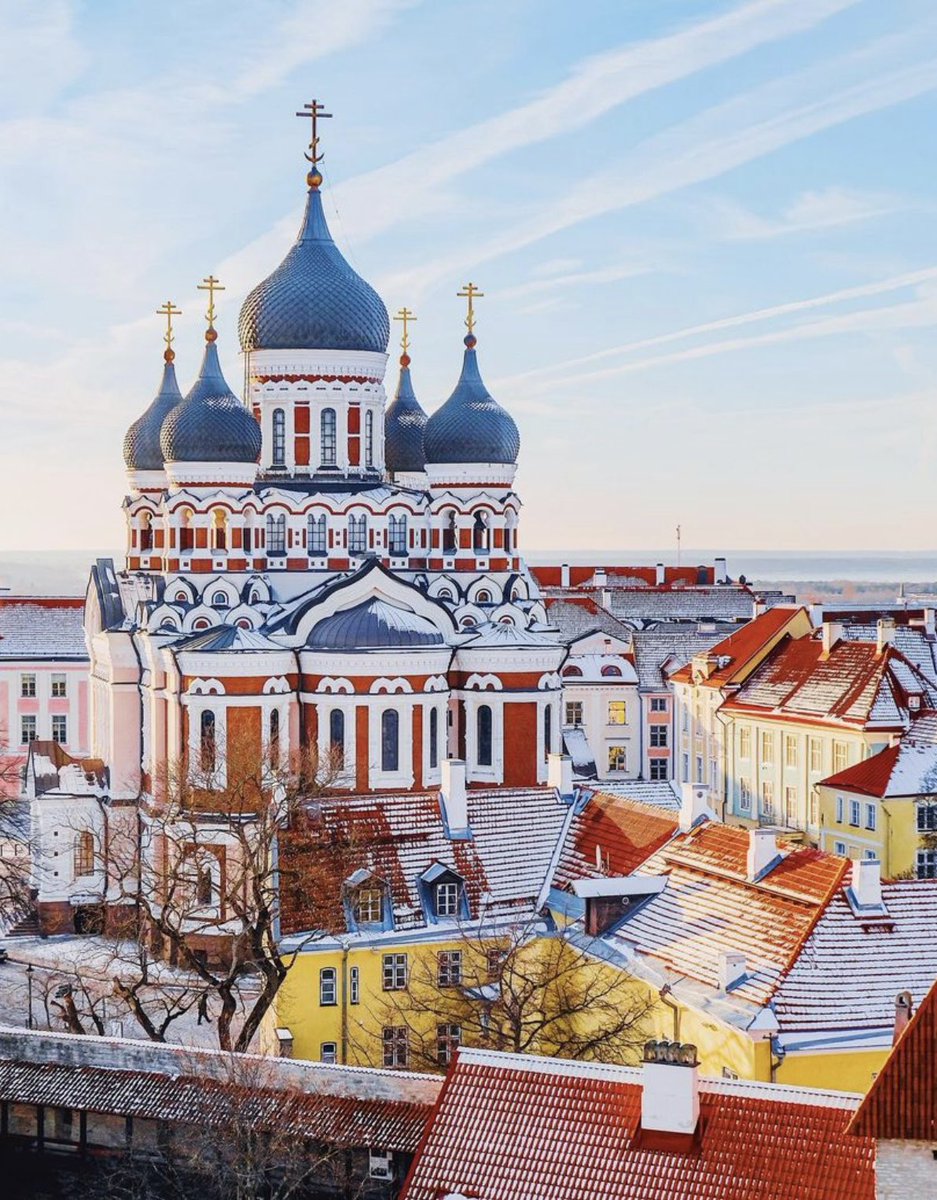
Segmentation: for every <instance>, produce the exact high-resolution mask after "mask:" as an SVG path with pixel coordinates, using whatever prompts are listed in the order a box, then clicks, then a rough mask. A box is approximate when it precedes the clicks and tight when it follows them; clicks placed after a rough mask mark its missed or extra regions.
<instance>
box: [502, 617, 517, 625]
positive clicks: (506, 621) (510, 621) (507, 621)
mask: <svg viewBox="0 0 937 1200" xmlns="http://www.w3.org/2000/svg"><path fill="white" fill-rule="evenodd" d="M498 624H499V625H513V624H514V618H513V617H509V616H507V615H505V616H503V617H498Z"/></svg>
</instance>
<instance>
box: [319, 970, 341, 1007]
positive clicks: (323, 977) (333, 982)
mask: <svg viewBox="0 0 937 1200" xmlns="http://www.w3.org/2000/svg"><path fill="white" fill-rule="evenodd" d="M337 979H338V975H337V972H336V970H335V968H334V967H323V968H322V970H321V971H320V972H319V1003H320V1004H321V1005H322V1007H323V1008H331V1007H332V1006H333V1005H335V1004H337V1003H338V987H337Z"/></svg>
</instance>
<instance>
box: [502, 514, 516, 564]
mask: <svg viewBox="0 0 937 1200" xmlns="http://www.w3.org/2000/svg"><path fill="white" fill-rule="evenodd" d="M516 550H517V517H516V516H515V514H514V513H512V512H509V513H508V514H507V516H506V517H505V521H504V552H505V554H513V553H515V551H516Z"/></svg>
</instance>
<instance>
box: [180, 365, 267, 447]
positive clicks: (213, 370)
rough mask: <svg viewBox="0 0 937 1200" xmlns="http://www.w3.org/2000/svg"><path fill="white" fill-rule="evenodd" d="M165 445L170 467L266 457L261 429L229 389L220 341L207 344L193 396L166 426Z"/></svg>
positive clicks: (191, 392)
mask: <svg viewBox="0 0 937 1200" xmlns="http://www.w3.org/2000/svg"><path fill="white" fill-rule="evenodd" d="M159 444H160V450H161V451H162V454H163V457H164V459H165V460H166V462H225V463H252V462H256V461H257V460H258V459H259V458H260V447H261V438H260V426H259V425H258V424H257V422H256V420H255V419H254V417H253V415H252V414H251V413H249V412H248V411H247V409H246V408H245V407H244V405H243V404H242V403H241V402H240V400H238V398H237V396H235V394H234V393H233V392H232V391H231V389H230V388H229V387H228V384H227V382H226V381H225V377H224V376H223V375H222V373H221V364H220V363H219V361H218V348H217V346H216V345H215V343H214V341H210V342H206V344H205V357H204V358H203V359H202V369H201V371H200V372H199V376H198V379H196V381H195V383H194V384H193V385H192V388H191V390H190V392H189V394H188V395H187V396H186V398H185V399H184V400H183V401H182V403H181V404H178V405H176V407H175V408H173V409H171V410H170V412H169V415H168V416H167V417H166V419H165V420H164V421H163V425H162V429H161V430H160V435H159Z"/></svg>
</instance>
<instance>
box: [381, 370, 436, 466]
mask: <svg viewBox="0 0 937 1200" xmlns="http://www.w3.org/2000/svg"><path fill="white" fill-rule="evenodd" d="M425 428H426V413H425V412H424V411H423V409H422V408H421V407H420V402H419V400H417V398H416V396H415V395H414V393H413V384H412V383H411V381H410V356H409V354H401V356H400V382H399V383H398V384H397V393H396V395H395V396H394V398H393V400H391V402H390V404H389V405H388V406H387V411H386V412H385V414H384V461H385V463H386V464H387V469H388V471H392V472H394V473H397V472H399V471H422V470H423V468H424V467H425V466H426V456H425V454H424V452H423V430H424V429H425Z"/></svg>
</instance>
